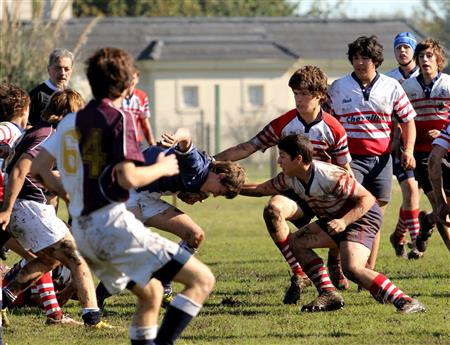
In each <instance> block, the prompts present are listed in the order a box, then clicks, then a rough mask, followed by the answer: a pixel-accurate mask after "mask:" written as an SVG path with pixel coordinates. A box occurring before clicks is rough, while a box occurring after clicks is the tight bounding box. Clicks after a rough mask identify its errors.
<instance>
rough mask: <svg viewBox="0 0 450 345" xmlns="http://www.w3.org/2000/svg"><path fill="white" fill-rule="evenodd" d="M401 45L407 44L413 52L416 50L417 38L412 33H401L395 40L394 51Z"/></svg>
mask: <svg viewBox="0 0 450 345" xmlns="http://www.w3.org/2000/svg"><path fill="white" fill-rule="evenodd" d="M401 44H406V45H408V46H410V47H411V48H412V50H416V44H417V41H416V38H415V37H414V35H413V34H412V33H410V32H400V33H399V34H397V36H395V38H394V49H395V48H397V47H398V46H399V45H401Z"/></svg>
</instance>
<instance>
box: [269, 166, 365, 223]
mask: <svg viewBox="0 0 450 345" xmlns="http://www.w3.org/2000/svg"><path fill="white" fill-rule="evenodd" d="M271 181H272V185H273V187H274V188H275V189H277V190H279V191H280V192H282V191H285V190H288V189H293V190H294V191H295V193H296V194H297V195H298V196H299V197H300V198H301V199H303V200H305V201H306V202H307V204H308V205H309V207H311V209H312V210H313V211H314V212H315V214H316V215H317V216H318V217H320V218H328V219H334V218H340V217H342V216H343V215H344V214H346V213H347V212H348V211H349V210H350V209H351V208H352V207H353V206H354V196H355V195H356V193H357V192H358V189H359V188H360V187H361V185H360V184H359V183H358V182H357V181H356V180H355V178H354V177H353V176H352V175H351V174H350V173H349V172H348V171H347V170H345V169H343V168H341V167H338V166H337V165H333V164H328V163H325V162H320V161H313V164H312V172H311V177H310V179H309V181H308V182H307V183H304V182H302V181H301V180H299V179H298V178H297V177H289V176H286V175H285V174H284V173H280V174H278V175H277V176H276V177H274V178H273V179H272V180H271Z"/></svg>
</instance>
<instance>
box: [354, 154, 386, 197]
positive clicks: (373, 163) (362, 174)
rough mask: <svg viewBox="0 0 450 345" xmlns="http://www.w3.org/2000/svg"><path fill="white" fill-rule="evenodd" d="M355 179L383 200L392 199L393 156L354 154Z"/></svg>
mask: <svg viewBox="0 0 450 345" xmlns="http://www.w3.org/2000/svg"><path fill="white" fill-rule="evenodd" d="M350 166H351V167H352V170H353V174H354V175H355V179H356V180H357V181H358V182H359V183H361V184H362V185H363V186H364V187H365V188H366V189H367V190H368V191H369V192H370V193H372V195H373V196H374V197H375V198H376V199H377V200H378V201H382V202H386V203H387V202H389V200H391V192H392V158H391V155H390V154H385V155H381V156H363V155H352V161H351V162H350Z"/></svg>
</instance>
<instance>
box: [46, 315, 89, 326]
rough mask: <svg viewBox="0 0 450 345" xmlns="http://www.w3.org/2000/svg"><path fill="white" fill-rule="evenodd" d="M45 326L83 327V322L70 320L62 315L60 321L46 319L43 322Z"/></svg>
mask: <svg viewBox="0 0 450 345" xmlns="http://www.w3.org/2000/svg"><path fill="white" fill-rule="evenodd" d="M45 324H46V325H72V326H83V322H80V321H77V320H74V319H72V318H71V317H69V316H67V315H63V316H62V318H61V319H53V318H51V317H47V320H45Z"/></svg>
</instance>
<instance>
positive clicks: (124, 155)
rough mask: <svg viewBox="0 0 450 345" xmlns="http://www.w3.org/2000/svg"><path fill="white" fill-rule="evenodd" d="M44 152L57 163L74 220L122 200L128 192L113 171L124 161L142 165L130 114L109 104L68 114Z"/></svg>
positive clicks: (105, 101)
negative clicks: (117, 180)
mask: <svg viewBox="0 0 450 345" xmlns="http://www.w3.org/2000/svg"><path fill="white" fill-rule="evenodd" d="M44 148H45V149H46V150H47V151H48V152H49V153H50V154H51V155H52V156H53V157H55V158H56V162H57V167H58V170H59V172H60V174H61V181H62V183H63V186H64V189H65V190H66V191H67V193H68V194H69V196H70V204H69V211H70V214H71V215H72V216H73V217H77V216H80V215H87V214H89V213H91V212H93V211H95V210H97V209H99V208H102V207H103V206H106V205H108V204H110V203H114V202H124V201H126V200H127V199H128V190H125V189H123V188H122V187H120V186H119V185H118V183H117V182H116V181H115V178H114V176H113V171H112V169H113V168H114V166H115V165H116V164H118V163H120V162H123V161H125V160H130V161H136V162H143V161H144V157H143V156H142V153H141V151H140V150H139V145H138V143H137V141H136V137H135V132H134V127H133V119H132V118H131V115H130V114H128V113H126V112H122V111H121V110H119V109H117V108H116V107H114V105H113V104H112V102H111V101H110V100H108V99H103V100H102V101H97V100H92V101H90V102H89V103H88V105H87V106H86V107H85V108H84V109H82V110H80V111H79V112H78V113H71V114H68V115H66V117H65V118H64V119H63V120H62V121H61V122H60V123H59V125H58V128H57V131H56V133H55V134H54V136H52V137H51V138H50V139H49V140H48V141H47V142H46V143H45V145H44Z"/></svg>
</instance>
